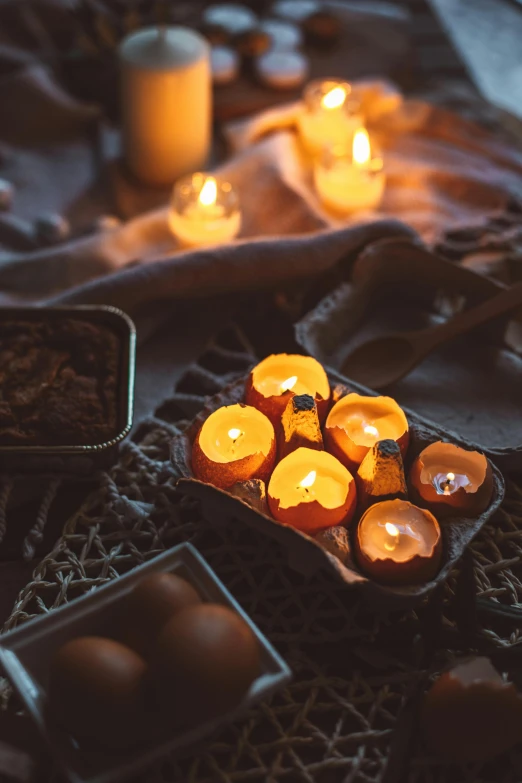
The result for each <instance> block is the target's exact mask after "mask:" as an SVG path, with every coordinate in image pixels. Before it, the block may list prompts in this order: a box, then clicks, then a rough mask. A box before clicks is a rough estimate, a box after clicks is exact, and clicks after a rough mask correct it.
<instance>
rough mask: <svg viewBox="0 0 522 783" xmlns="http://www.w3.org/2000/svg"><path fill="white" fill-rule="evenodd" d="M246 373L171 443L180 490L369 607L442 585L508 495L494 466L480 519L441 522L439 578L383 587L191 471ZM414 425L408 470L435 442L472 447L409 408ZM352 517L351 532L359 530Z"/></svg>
mask: <svg viewBox="0 0 522 783" xmlns="http://www.w3.org/2000/svg"><path fill="white" fill-rule="evenodd" d="M247 378H248V376H243V377H242V378H239V379H238V380H237V381H235V382H233V383H231V384H229V385H228V386H226V387H225V388H224V389H223V390H222V391H221V392H219V393H218V394H217V395H215V396H214V397H212V398H211V399H210V400H208V401H207V403H206V405H205V407H204V408H203V410H202V411H201V412H200V413H199V414H198V415H197V416H196V417H195V419H194V421H193V422H192V423H191V425H190V426H189V427H188V428H187V430H185V432H184V433H183V434H182V435H179V436H177V437H176V438H174V440H173V442H172V450H171V453H172V460H173V462H174V466H175V468H176V470H177V471H179V473H180V474H181V476H182V478H180V480H179V483H178V489H179V491H180V492H181V493H183V494H187V495H189V496H190V497H193V498H196V499H197V500H199V501H200V502H201V510H202V514H203V516H204V517H206V518H207V519H208V520H209V521H212V522H213V523H214V524H216V525H217V524H219V523H220V521H221V522H224V523H225V524H229V523H230V522H232V523H233V524H237V525H249V526H251V527H253V528H255V529H256V530H258V531H259V532H261V533H264V534H266V535H268V536H273V537H274V538H276V539H277V540H278V541H280V542H281V543H283V545H284V546H286V548H287V550H288V557H289V564H290V565H291V567H292V568H295V569H296V570H297V571H299V572H300V573H302V574H304V575H310V574H313V573H314V572H316V571H318V570H321V569H327V570H329V571H331V572H332V574H333V575H335V577H336V578H337V579H339V580H340V581H341V582H342V583H343V584H344V585H345V586H346V588H347V589H353V590H356V591H358V593H359V594H360V596H361V598H362V599H363V600H364V601H365V603H366V605H367V606H368V607H373V608H375V609H378V611H380V612H382V611H385V610H396V609H407V608H410V607H412V606H415V604H416V603H418V602H419V601H421V600H422V599H423V598H424V597H425V596H426V595H427V594H428V593H429V592H431V591H432V590H433V589H434V588H435V587H436V586H437V585H438V584H441V583H442V582H443V581H444V580H445V579H446V578H447V576H448V574H449V572H450V571H451V569H452V567H453V566H454V565H455V563H456V562H457V561H458V560H459V558H460V557H461V555H462V553H463V552H464V550H465V548H466V546H467V545H468V544H469V542H470V541H471V540H472V539H473V538H474V536H476V535H477V533H478V532H479V530H480V529H481V527H482V526H483V525H484V524H485V523H486V522H487V521H488V520H489V519H491V517H492V516H493V515H494V514H495V512H496V511H497V510H498V508H499V507H500V504H501V503H502V501H503V499H504V479H503V477H502V474H501V473H500V471H499V470H498V468H496V467H495V466H494V465H493V484H494V488H493V494H492V497H491V501H490V504H489V506H488V508H487V509H486V511H485V512H484V513H483V514H481V515H480V516H478V517H473V518H469V517H463V516H458V515H456V516H453V517H451V519H448V520H444V522H442V523H441V531H442V540H443V557H442V564H441V568H440V570H439V572H438V574H437V576H436V577H435V578H434V579H432V580H430V581H429V582H425V583H423V584H416V585H408V586H400V587H399V586H385V585H381V584H379V583H378V582H376V581H374V580H373V579H370V578H368V577H366V576H365V575H364V573H361V571H360V569H359V568H358V566H357V563H356V561H355V560H354V558H353V556H352V554H351V552H350V553H349V555H348V559H347V561H346V562H345V563H343V562H342V561H341V560H340V559H339V558H338V557H336V555H334V554H332V553H330V552H328V551H327V550H326V549H324V548H323V547H322V546H321V545H320V544H319V543H318V542H317V541H316V540H315V539H314V538H312V537H311V536H309V535H307V534H306V533H303V532H301V531H300V530H297V529H296V528H293V527H290V526H288V525H283V524H281V523H279V522H277V521H276V520H274V519H273V518H272V517H271V516H268V515H267V514H263V513H261V512H260V511H258V510H256V509H254V508H252V506H250V505H249V504H248V503H247V502H246V501H244V500H242V499H240V498H237V497H235V496H234V495H232V494H231V493H229V492H227V491H226V490H222V489H218V488H217V487H215V486H213V485H212V484H208V483H204V482H202V481H199V480H198V479H197V478H196V477H195V476H194V474H193V471H192V465H191V452H192V444H193V442H194V439H195V437H196V435H197V433H198V432H199V429H200V427H201V425H202V424H203V422H204V421H205V419H206V418H207V417H208V416H209V415H210V414H211V413H212V412H213V411H215V410H217V409H218V408H221V407H223V406H224V405H233V404H235V403H238V402H244V392H245V384H246V381H247ZM328 380H329V382H330V386H331V388H332V389H333V388H335V387H336V386H338V385H348V388H349V389H350V390H351V391H355V392H358V393H360V394H364V395H368V394H373V393H372V392H371V391H370V390H369V389H367V388H365V387H363V386H361V385H359V384H355V383H353V382H349V383H348V382H347V380H346V378H343V376H341V375H339V374H338V373H336V372H334V371H332V370H330V371H328ZM405 413H406V415H407V418H408V425H409V429H410V445H409V448H408V454H407V459H406V465H405V467H406V473H408V468H409V466H410V465H411V463H412V461H413V460H414V459H415V457H417V456H418V455H419V454H420V452H421V451H422V450H423V449H424V448H426V446H428V445H429V444H430V443H435V442H436V441H440V440H444V441H452V442H453V443H455V444H456V445H458V446H461V447H463V448H469V444H468V443H467V442H466V441H464V440H462V439H460V438H457V436H455V435H454V434H452V433H449V432H447V431H446V430H444V429H443V428H441V427H437V426H435V425H433V424H429V423H427V422H425V421H423V419H422V418H421V417H419V416H417V415H415V414H413V413H412V412H411V411H409V410H408V411H405ZM356 526H357V522H356V520H354V521H353V522H352V523H351V525H350V531H352V530H354V529H356Z"/></svg>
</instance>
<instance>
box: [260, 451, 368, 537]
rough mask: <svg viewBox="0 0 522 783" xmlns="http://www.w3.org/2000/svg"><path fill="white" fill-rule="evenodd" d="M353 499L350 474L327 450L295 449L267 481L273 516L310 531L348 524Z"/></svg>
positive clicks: (353, 508)
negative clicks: (268, 481)
mask: <svg viewBox="0 0 522 783" xmlns="http://www.w3.org/2000/svg"><path fill="white" fill-rule="evenodd" d="M356 503H357V490H356V487H355V480H354V478H353V476H352V474H351V473H350V472H349V471H348V470H347V469H346V468H345V467H344V466H343V465H341V463H340V462H339V461H338V460H337V459H335V457H333V456H332V455H331V454H328V453H327V452H326V451H315V450H314V449H307V448H299V449H296V450H295V451H293V452H292V453H291V454H289V455H288V456H287V457H285V458H284V459H282V460H281V462H279V464H278V465H277V466H276V468H275V469H274V472H273V473H272V478H271V479H270V483H269V485H268V505H269V508H270V513H271V514H272V516H273V517H274V519H277V520H278V521H279V522H282V523H283V524H285V525H290V526H291V527H295V528H297V529H298V530H301V531H303V532H304V533H309V534H310V535H314V534H315V533H318V532H319V531H321V530H324V529H325V528H328V527H332V526H333V525H341V524H344V525H347V524H348V523H349V522H350V520H351V518H352V517H353V514H354V511H355V506H356Z"/></svg>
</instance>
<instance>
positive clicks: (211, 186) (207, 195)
mask: <svg viewBox="0 0 522 783" xmlns="http://www.w3.org/2000/svg"><path fill="white" fill-rule="evenodd" d="M198 201H199V203H200V204H202V205H203V206H204V207H211V206H212V204H215V203H216V201H217V182H216V180H215V179H214V177H208V179H207V180H206V181H205V184H204V185H203V187H202V188H201V191H200V194H199V197H198Z"/></svg>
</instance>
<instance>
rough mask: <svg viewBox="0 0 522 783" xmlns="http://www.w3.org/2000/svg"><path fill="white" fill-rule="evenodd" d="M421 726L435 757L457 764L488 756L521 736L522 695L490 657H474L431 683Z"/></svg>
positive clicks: (501, 751)
mask: <svg viewBox="0 0 522 783" xmlns="http://www.w3.org/2000/svg"><path fill="white" fill-rule="evenodd" d="M421 726H422V731H423V735H424V739H425V742H426V744H427V745H428V746H429V748H430V749H431V750H432V751H433V752H435V753H436V754H437V755H438V756H441V757H442V758H444V759H446V760H449V761H454V762H459V763H465V762H477V761H486V760H487V759H490V758H493V757H494V756H496V755H498V754H499V753H503V752H504V751H506V750H509V748H511V747H512V746H513V745H515V744H516V743H518V742H520V741H522V698H521V697H520V695H519V694H518V692H517V690H516V688H515V686H514V685H513V684H512V683H506V682H504V681H503V680H502V677H501V676H500V675H499V674H498V672H497V671H496V669H494V667H493V666H492V664H491V662H490V661H489V659H488V658H474V659H471V660H469V661H465V662H464V663H461V664H460V665H458V666H456V667H455V668H454V669H451V671H449V672H446V673H445V674H443V675H441V677H439V679H438V680H437V681H436V682H435V683H434V685H433V686H432V688H431V690H430V691H429V692H428V693H427V695H426V697H425V700H424V705H423V709H422V714H421Z"/></svg>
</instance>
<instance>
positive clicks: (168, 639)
mask: <svg viewBox="0 0 522 783" xmlns="http://www.w3.org/2000/svg"><path fill="white" fill-rule="evenodd" d="M260 669H261V661H260V650H259V645H258V642H257V639H256V638H255V636H254V634H253V633H252V631H251V630H250V628H249V627H248V625H247V624H246V623H245V621H244V620H243V619H242V618H241V617H239V615H237V614H236V613H235V612H233V611H232V610H231V609H228V608H227V607H225V606H220V605H217V604H201V605H200V606H192V607H189V608H188V609H184V610H183V611H181V612H179V614H177V615H176V616H175V617H174V618H173V619H172V620H170V622H169V623H168V624H167V625H166V626H165V627H164V629H163V631H162V632H161V634H160V636H159V638H158V642H157V646H156V650H155V654H154V656H153V657H152V659H151V664H150V676H151V680H152V687H153V692H154V695H155V700H156V704H157V705H158V706H160V707H162V708H163V711H164V714H165V715H168V716H169V719H172V720H174V721H177V722H178V721H183V722H188V723H192V722H196V721H201V720H204V719H206V718H209V717H211V716H214V715H218V714H221V713H223V712H226V711H227V710H229V709H231V708H232V707H235V706H236V705H237V704H239V702H240V701H241V699H242V697H243V696H244V694H245V693H246V691H247V690H248V688H249V686H250V685H251V683H252V682H253V681H254V680H255V679H256V677H257V676H258V675H259V672H260Z"/></svg>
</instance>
